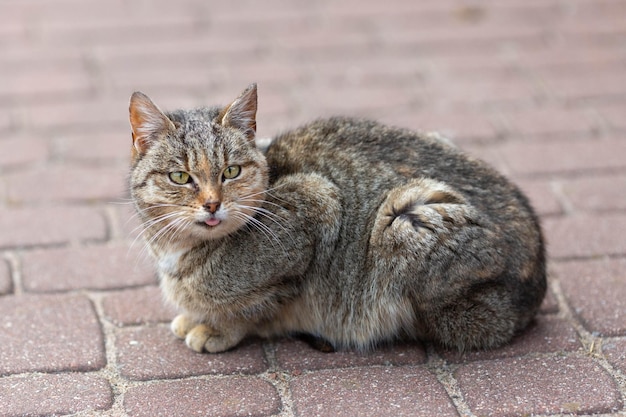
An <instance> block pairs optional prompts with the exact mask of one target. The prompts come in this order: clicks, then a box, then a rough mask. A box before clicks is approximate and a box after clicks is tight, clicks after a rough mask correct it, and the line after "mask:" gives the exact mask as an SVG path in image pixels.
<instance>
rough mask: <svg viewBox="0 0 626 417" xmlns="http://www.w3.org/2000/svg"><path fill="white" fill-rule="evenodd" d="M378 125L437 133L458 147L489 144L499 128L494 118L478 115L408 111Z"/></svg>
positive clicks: (391, 115)
mask: <svg viewBox="0 0 626 417" xmlns="http://www.w3.org/2000/svg"><path fill="white" fill-rule="evenodd" d="M378 119H379V120H380V121H381V122H384V123H387V124H390V125H394V126H399V127H406V128H409V129H413V130H418V131H423V132H424V131H426V132H439V133H441V134H442V135H443V136H445V137H447V138H449V139H451V140H452V141H453V142H455V143H457V144H461V143H464V142H466V141H492V140H496V139H497V135H498V126H497V122H496V121H495V120H494V117H493V116H491V115H489V114H487V113H481V112H477V111H471V110H464V111H448V112H445V111H432V110H429V109H410V108H409V109H407V110H405V111H404V112H399V111H398V109H390V111H389V114H383V115H382V116H381V117H379V118H378Z"/></svg>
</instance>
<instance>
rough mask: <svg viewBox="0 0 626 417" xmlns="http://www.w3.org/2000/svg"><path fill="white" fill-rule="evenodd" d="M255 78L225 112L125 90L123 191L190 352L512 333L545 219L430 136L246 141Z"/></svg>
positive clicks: (342, 125) (523, 311)
mask: <svg viewBox="0 0 626 417" xmlns="http://www.w3.org/2000/svg"><path fill="white" fill-rule="evenodd" d="M256 111H257V86H256V84H252V85H250V86H249V87H248V88H247V89H246V90H245V91H244V92H243V93H242V94H241V95H240V96H239V97H238V98H237V99H236V100H235V101H233V102H232V103H231V104H229V105H227V106H225V107H212V108H197V109H193V110H177V111H172V112H167V113H165V112H163V111H161V110H160V109H159V107H157V106H156V105H155V104H154V103H153V102H152V101H151V100H150V99H149V98H148V97H147V96H146V95H144V94H143V93H141V92H135V93H134V94H133V95H132V97H131V100H130V124H131V128H132V139H133V144H132V147H131V173H130V191H131V195H132V198H133V201H134V204H135V206H136V209H137V213H138V215H139V217H140V219H141V221H142V223H143V225H144V230H143V233H144V235H145V240H146V244H147V246H148V248H149V250H150V252H151V254H152V255H153V256H154V258H155V260H156V265H157V270H158V274H159V277H160V285H161V288H162V292H163V294H164V296H165V298H166V300H168V301H169V302H171V303H173V304H174V305H176V306H177V307H178V308H179V309H180V310H182V314H180V315H178V316H177V317H176V318H175V319H174V320H173V321H172V324H171V329H172V331H173V333H174V334H175V335H176V336H177V337H179V338H181V339H184V340H185V342H186V344H187V346H188V347H189V348H191V349H193V350H194V351H197V352H202V351H207V352H213V353H216V352H223V351H226V350H228V349H231V348H233V347H235V346H237V345H238V344H239V343H240V342H241V341H242V340H243V339H244V338H245V337H246V336H260V337H265V338H267V337H273V336H280V335H290V334H306V335H310V336H311V337H313V338H317V339H320V340H322V341H324V343H326V344H327V345H330V347H331V348H332V349H336V350H342V349H354V350H358V351H368V350H371V349H375V348H376V347H377V346H379V345H380V344H382V343H390V342H393V341H395V340H400V339H402V340H405V339H410V340H422V341H431V342H433V343H435V344H437V345H440V346H443V347H447V348H452V349H458V350H461V351H464V350H471V349H489V348H494V347H497V346H500V345H502V344H505V343H507V342H508V341H510V340H511V338H512V337H513V336H514V335H515V334H516V333H517V332H520V331H521V330H522V329H524V328H525V327H526V326H527V325H528V323H529V322H530V321H531V320H532V319H533V317H534V315H535V314H536V312H537V310H538V308H539V306H540V304H541V302H542V299H543V297H544V294H545V291H546V266H545V249H544V243H543V237H542V232H541V228H540V225H539V222H538V219H537V217H536V215H535V214H534V212H533V210H532V208H531V206H530V204H529V202H528V200H527V198H526V197H525V196H524V195H523V194H522V193H521V192H520V190H519V189H518V188H516V187H515V186H514V185H512V184H511V183H510V182H509V181H508V180H507V179H505V178H504V177H503V176H502V175H500V174H498V173H497V172H496V171H495V170H493V169H492V168H490V167H489V166H487V165H486V164H485V163H483V162H482V161H480V160H477V159H474V158H472V157H470V156H467V155H466V154H464V153H463V152H462V151H460V150H459V149H458V148H456V147H454V146H452V145H451V144H450V143H449V142H447V141H446V140H442V139H441V138H440V137H438V136H437V135H434V134H423V133H416V132H412V131H409V130H405V129H401V128H395V127H388V126H385V125H382V124H380V123H377V122H375V121H369V120H361V119H354V118H346V117H332V118H328V119H321V120H317V121H314V122H312V123H309V124H306V125H304V126H302V127H299V128H297V129H295V130H292V131H289V132H286V133H283V134H280V135H278V136H277V137H276V138H275V139H273V141H272V142H271V144H270V145H269V147H268V148H267V149H266V150H265V151H261V150H260V149H258V148H257V147H256V146H255V135H256Z"/></svg>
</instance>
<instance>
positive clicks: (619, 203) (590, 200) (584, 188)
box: [561, 174, 626, 211]
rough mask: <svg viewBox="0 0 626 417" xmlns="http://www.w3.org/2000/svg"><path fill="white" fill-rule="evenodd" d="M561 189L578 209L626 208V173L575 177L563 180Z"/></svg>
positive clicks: (606, 209)
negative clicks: (625, 191)
mask: <svg viewBox="0 0 626 417" xmlns="http://www.w3.org/2000/svg"><path fill="white" fill-rule="evenodd" d="M561 189H562V190H563V194H564V195H565V196H566V197H567V198H568V200H569V201H570V202H571V204H572V206H573V207H574V208H575V209H577V210H583V211H612V210H626V193H624V192H622V190H626V175H619V174H618V175H608V176H585V177H581V178H575V179H571V180H567V181H563V182H562V183H561Z"/></svg>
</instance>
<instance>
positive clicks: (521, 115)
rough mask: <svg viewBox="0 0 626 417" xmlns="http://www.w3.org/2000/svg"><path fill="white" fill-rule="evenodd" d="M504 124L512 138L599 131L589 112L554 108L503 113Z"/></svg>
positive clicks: (597, 124) (594, 118)
mask: <svg viewBox="0 0 626 417" xmlns="http://www.w3.org/2000/svg"><path fill="white" fill-rule="evenodd" d="M503 118H504V123H505V124H506V126H507V130H508V131H509V134H511V135H512V136H514V137H530V138H532V137H537V136H544V135H552V136H555V135H562V136H565V137H568V136H569V135H577V134H578V135H581V134H590V133H591V132H593V131H595V130H597V129H599V121H598V120H597V118H596V117H595V116H594V115H593V113H592V112H591V111H588V110H584V109H577V108H575V109H563V108H560V107H556V106H551V107H540V108H535V109H526V110H508V111H503Z"/></svg>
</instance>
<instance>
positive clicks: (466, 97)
mask: <svg viewBox="0 0 626 417" xmlns="http://www.w3.org/2000/svg"><path fill="white" fill-rule="evenodd" d="M625 21H626V3H625V2H624V1H622V0H524V1H514V0H487V1H461V0H443V1H441V0H422V1H410V0H386V1H384V2H381V1H374V0H366V1H364V0H358V1H357V0H346V1H330V0H325V1H324V0H322V1H304V0H292V1H287V0H266V1H263V2H258V1H252V0H247V1H236V2H225V1H221V2H217V1H200V0H181V1H176V2H173V1H169V2H166V1H162V0H154V1H130V0H111V1H106V2H103V1H96V0H57V1H54V2H50V1H44V0H3V1H2V2H0V208H3V207H4V208H25V207H33V208H37V207H52V206H59V207H61V208H65V207H67V206H68V205H71V206H81V207H83V206H87V207H89V208H95V209H97V210H101V213H104V214H103V215H104V218H105V220H104V221H105V223H106V225H105V228H106V231H107V235H106V237H105V240H106V239H114V240H115V239H116V238H120V239H123V238H124V237H125V236H126V235H127V231H128V230H126V228H125V226H124V225H125V224H126V222H125V219H126V218H128V217H129V216H128V213H130V210H126V209H125V208H123V209H120V210H122V214H119V213H118V208H117V207H113V208H111V205H110V204H109V203H110V202H112V201H119V199H120V197H122V196H124V195H125V194H126V185H125V178H126V175H127V171H128V155H129V147H130V143H131V140H130V132H129V125H128V99H129V96H130V94H131V93H132V92H133V91H135V90H141V91H143V92H144V93H146V94H148V95H149V96H150V97H151V98H152V99H153V100H154V101H155V102H156V103H157V104H159V105H160V106H161V107H162V108H163V109H166V110H173V109H176V108H178V107H190V106H200V105H216V104H220V105H224V104H227V103H229V102H230V101H232V100H233V99H234V98H235V97H237V96H238V95H239V93H240V92H241V91H242V90H243V89H244V88H245V87H246V86H247V85H249V84H250V83H251V82H257V83H258V87H259V112H258V117H257V125H258V134H259V137H260V138H268V137H271V136H272V135H274V134H276V133H278V132H279V131H282V130H285V129H288V128H292V127H295V126H297V125H299V124H301V123H303V122H305V121H309V120H312V119H314V118H317V117H321V116H328V115H336V114H343V115H353V116H363V117H372V118H376V119H378V120H381V121H383V122H386V123H390V124H395V125H400V126H405V127H409V128H413V129H419V130H438V131H440V132H442V133H444V134H446V135H448V136H449V137H451V138H452V139H453V140H454V141H455V142H456V143H457V144H458V145H459V146H461V147H463V148H464V149H466V150H468V151H469V152H470V153H472V154H474V155H476V156H478V157H481V158H483V159H485V160H487V161H488V162H490V163H492V164H493V165H495V167H496V168H498V169H500V170H501V171H503V172H504V173H505V174H507V175H509V176H510V177H512V178H513V179H514V180H515V181H517V182H518V183H519V184H521V186H522V187H523V188H524V189H525V190H526V191H527V192H528V193H529V195H530V197H531V199H532V200H533V203H534V204H535V206H536V207H537V209H538V211H539V213H540V214H541V215H542V216H546V217H555V216H559V215H562V214H566V213H570V212H573V211H576V210H577V209H580V210H582V211H584V210H588V209H589V210H592V211H593V210H600V211H603V210H604V211H605V210H616V209H617V210H621V209H623V208H625V207H626V201H625V197H623V194H622V193H615V192H614V191H613V190H614V189H615V187H616V186H617V187H618V188H619V187H621V190H623V189H624V188H623V187H624V186H626V178H625V176H624V171H623V168H624V167H625V165H626V162H625V161H626V156H625V155H626V147H625V146H626V145H625V143H626V141H624V132H625V130H626V117H624V114H625V110H626V105H625V102H626V101H625V99H626V24H625ZM124 210H126V211H124ZM11 213H12V214H11V216H9V215H3V216H0V217H2V218H4V219H5V220H0V223H1V222H4V223H3V224H4V225H5V231H3V233H0V248H2V247H5V248H10V247H20V246H33V245H34V246H37V245H40V244H47V243H54V244H57V243H60V244H63V243H66V242H67V241H68V239H70V237H71V236H69V237H68V236H64V235H63V236H64V237H63V238H58V237H56V235H55V233H56V231H54V230H53V231H51V232H50V233H51V234H52V235H54V236H52V237H50V238H49V239H48V240H46V239H43V237H42V238H41V239H43V241H42V240H41V239H39V238H35V237H33V236H32V234H33V232H32V230H39V228H40V227H48V226H49V223H50V222H53V221H54V222H65V217H63V215H61V217H58V216H57V214H58V212H54V213H52V214H51V215H50V216H52V217H46V216H45V215H42V216H38V217H37V218H38V219H39V220H38V221H39V222H40V223H41V224H39V225H33V223H32V219H31V218H29V216H28V215H27V214H23V215H20V214H19V213H15V212H11ZM44 214H45V213H44ZM20 216H22V217H20ZM65 216H69V214H66V215H65ZM47 219H51V220H47ZM55 219H57V220H55ZM59 219H60V220H59ZM548 223H549V222H548ZM0 225H2V224H0ZM131 226H133V225H131ZM547 226H548V229H550V224H548V225H547ZM555 227H556V226H555ZM607 227H609V226H607ZM128 229H129V230H131V229H132V227H128ZM39 231H40V230H39ZM50 233H49V234H50ZM39 234H45V233H43V232H41V231H40V233H39ZM44 237H45V236H44ZM38 239H39V240H38ZM70 240H71V239H70ZM74 240H76V239H74ZM83 240H84V238H83ZM78 241H79V242H81V241H82V240H81V239H78ZM42 242H43V243H42ZM552 243H553V245H552V246H551V247H552V249H553V252H552V253H553V255H557V256H559V255H562V256H569V255H568V253H569V252H567V249H564V250H560V243H559V241H558V240H556V239H555V241H554V242H552ZM613 251H617V253H621V252H619V250H618V249H616V250H613ZM583 252H584V251H583ZM576 254H578V252H577V253H576Z"/></svg>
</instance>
